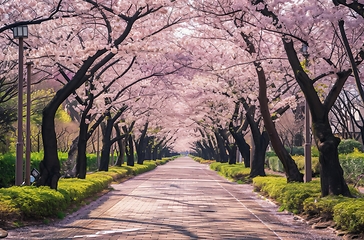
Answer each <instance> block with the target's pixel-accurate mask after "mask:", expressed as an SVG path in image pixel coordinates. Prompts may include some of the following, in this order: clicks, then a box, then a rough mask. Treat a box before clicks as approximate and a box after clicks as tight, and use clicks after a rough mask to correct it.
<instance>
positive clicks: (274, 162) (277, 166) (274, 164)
mask: <svg viewBox="0 0 364 240" xmlns="http://www.w3.org/2000/svg"><path fill="white" fill-rule="evenodd" d="M268 168H269V169H271V170H272V171H275V172H284V168H283V164H282V163H281V161H280V160H279V158H278V157H277V156H272V157H269V158H268Z"/></svg>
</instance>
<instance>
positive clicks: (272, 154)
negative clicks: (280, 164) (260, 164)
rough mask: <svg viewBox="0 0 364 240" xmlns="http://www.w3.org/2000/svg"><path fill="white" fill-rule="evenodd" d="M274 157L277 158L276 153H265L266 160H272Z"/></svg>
mask: <svg viewBox="0 0 364 240" xmlns="http://www.w3.org/2000/svg"><path fill="white" fill-rule="evenodd" d="M273 156H277V155H276V153H275V152H274V151H266V152H265V158H270V157H273Z"/></svg>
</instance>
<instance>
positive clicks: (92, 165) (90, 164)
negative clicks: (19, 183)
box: [0, 152, 97, 187]
mask: <svg viewBox="0 0 364 240" xmlns="http://www.w3.org/2000/svg"><path fill="white" fill-rule="evenodd" d="M43 156H44V153H43V152H32V153H31V154H30V169H33V168H36V169H38V168H39V163H40V161H42V160H43ZM58 158H59V162H60V164H61V166H63V165H64V164H65V162H66V161H67V159H68V153H62V152H58ZM15 159H16V156H15V153H6V154H0V172H1V176H0V187H9V186H11V185H12V184H14V182H15V176H14V174H15ZM96 169H97V155H96V154H87V171H95V170H96ZM61 174H62V173H61Z"/></svg>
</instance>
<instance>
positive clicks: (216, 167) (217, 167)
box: [210, 162, 224, 172]
mask: <svg viewBox="0 0 364 240" xmlns="http://www.w3.org/2000/svg"><path fill="white" fill-rule="evenodd" d="M222 164H224V163H221V162H214V163H211V164H210V169H211V170H214V171H217V172H218V171H220V167H221V165H222Z"/></svg>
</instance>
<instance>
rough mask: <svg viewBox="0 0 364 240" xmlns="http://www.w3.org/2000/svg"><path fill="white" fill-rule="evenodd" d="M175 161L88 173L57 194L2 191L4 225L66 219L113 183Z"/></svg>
mask: <svg viewBox="0 0 364 240" xmlns="http://www.w3.org/2000/svg"><path fill="white" fill-rule="evenodd" d="M173 159H174V158H163V159H162V160H156V161H151V160H146V161H144V164H143V165H139V164H136V165H135V166H133V167H130V166H126V165H123V166H121V167H110V169H109V171H108V172H94V173H90V174H87V176H86V179H78V178H63V179H60V180H59V183H58V189H57V191H55V190H52V189H50V188H49V187H35V186H22V187H20V186H13V187H9V188H0V226H1V227H4V228H9V227H18V226H22V225H23V224H24V222H27V221H30V220H32V221H34V220H36V221H43V222H44V223H47V222H48V221H49V219H51V218H63V217H64V216H65V215H66V214H67V213H70V212H72V211H76V210H77V209H78V208H79V207H80V206H83V205H85V204H87V203H88V202H89V201H92V200H95V196H96V198H97V196H100V194H101V193H103V192H105V190H106V192H107V190H110V184H111V183H113V182H120V181H122V180H123V179H126V178H130V177H132V176H135V175H138V174H141V173H144V172H147V171H150V170H152V169H155V168H156V167H157V166H158V165H161V164H165V163H167V162H168V161H171V160H173Z"/></svg>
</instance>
